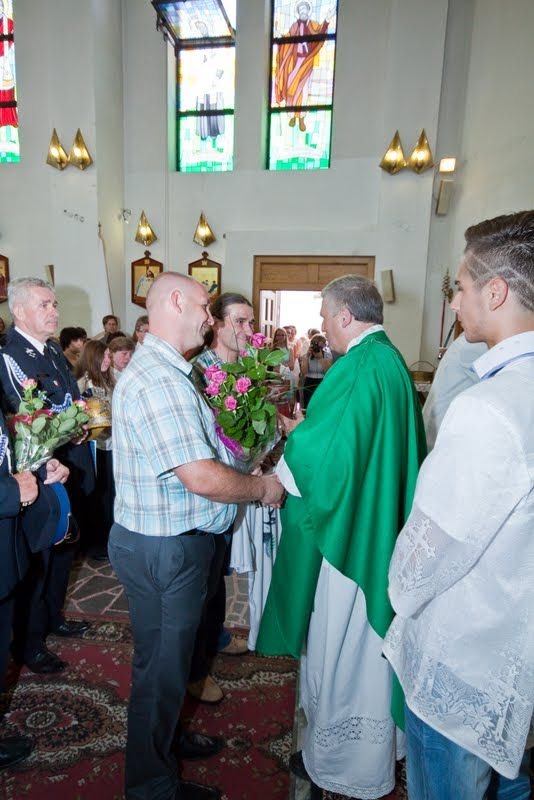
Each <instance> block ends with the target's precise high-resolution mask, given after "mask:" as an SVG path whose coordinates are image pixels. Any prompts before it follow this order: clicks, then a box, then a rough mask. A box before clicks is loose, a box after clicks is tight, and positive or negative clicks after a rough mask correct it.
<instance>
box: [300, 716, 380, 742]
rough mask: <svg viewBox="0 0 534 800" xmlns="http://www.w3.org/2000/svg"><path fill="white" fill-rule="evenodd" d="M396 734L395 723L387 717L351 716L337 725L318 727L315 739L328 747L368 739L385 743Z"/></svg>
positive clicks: (367, 740)
mask: <svg viewBox="0 0 534 800" xmlns="http://www.w3.org/2000/svg"><path fill="white" fill-rule="evenodd" d="M394 734H395V723H394V722H393V720H392V719H391V717H388V718H387V719H373V718H372V717H349V718H348V719H344V720H342V721H341V722H338V723H337V725H329V726H328V727H324V728H323V727H316V728H315V731H314V741H315V743H316V744H317V745H318V746H319V747H324V748H326V749H328V748H332V747H337V746H338V745H339V744H342V743H344V742H358V741H362V740H363V741H366V742H370V743H371V744H385V743H386V742H388V741H389V740H390V739H391V737H392V736H394Z"/></svg>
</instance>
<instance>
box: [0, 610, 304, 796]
mask: <svg viewBox="0 0 534 800" xmlns="http://www.w3.org/2000/svg"><path fill="white" fill-rule="evenodd" d="M243 636H245V634H243ZM49 645H50V648H51V649H52V650H53V651H54V652H56V653H58V655H59V656H60V657H61V658H63V659H65V660H66V661H68V662H69V665H70V666H69V667H68V668H67V669H66V670H65V672H63V673H60V674H58V675H51V676H39V675H34V674H33V673H31V672H29V671H28V670H27V669H23V670H21V671H20V674H18V671H17V670H15V667H14V666H12V667H11V672H10V681H11V682H12V684H13V688H12V690H11V691H10V692H9V693H8V694H6V695H4V696H3V698H2V705H3V708H2V710H4V709H7V710H6V715H5V718H4V721H3V724H2V731H1V735H2V736H9V735H28V736H31V737H32V738H33V739H34V741H35V745H36V746H35V749H34V751H33V753H32V755H31V756H30V757H29V758H28V759H27V760H26V761H25V762H23V763H21V764H20V765H18V766H16V767H13V768H12V769H9V770H4V771H2V772H0V797H2V798H3V800H49V798H51V797H53V798H54V800H121V798H123V769H124V756H123V751H124V744H125V727H126V705H127V698H128V694H129V682H130V661H131V647H132V642H131V634H130V629H129V625H128V624H126V623H125V622H123V621H121V620H108V621H102V618H101V617H99V618H97V619H95V620H93V627H92V628H91V629H90V630H89V631H87V632H86V633H85V634H84V636H83V638H80V639H71V640H66V639H59V638H53V637H51V638H50V640H49ZM214 674H215V677H216V679H217V681H218V682H219V683H220V685H221V686H222V688H223V689H224V692H225V695H226V697H225V700H224V701H223V702H222V703H221V704H220V705H218V706H215V707H210V706H202V705H200V704H198V703H194V702H193V701H192V700H189V699H188V700H187V701H186V705H185V708H184V717H185V718H187V719H188V720H190V724H191V728H192V729H193V730H199V731H202V732H206V733H211V734H217V735H221V736H224V737H225V739H226V741H227V746H226V748H224V750H223V751H221V753H219V754H218V755H217V756H214V757H213V758H211V759H208V760H206V761H196V762H185V763H184V768H183V775H184V777H186V778H188V779H190V780H195V781H198V782H200V783H210V784H215V785H218V786H219V787H220V788H221V789H222V790H223V791H224V797H225V800H278V799H279V800H286V799H287V798H288V795H289V782H290V779H289V774H288V769H287V762H288V758H289V754H290V752H291V739H292V727H293V714H294V708H295V681H296V662H295V661H293V659H289V658H261V657H258V656H256V655H254V654H252V653H251V654H250V655H247V656H244V657H241V658H231V657H229V656H219V657H218V658H217V660H216V662H215V665H214Z"/></svg>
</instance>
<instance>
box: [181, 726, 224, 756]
mask: <svg viewBox="0 0 534 800" xmlns="http://www.w3.org/2000/svg"><path fill="white" fill-rule="evenodd" d="M225 745H226V742H225V741H224V739H223V738H222V736H205V734H203V733H193V732H191V733H182V735H181V736H180V738H179V740H178V746H177V754H178V757H179V758H185V759H188V760H194V759H196V758H209V757H210V756H214V755H215V754H216V753H220V751H221V750H222V749H223V747H224V746H225Z"/></svg>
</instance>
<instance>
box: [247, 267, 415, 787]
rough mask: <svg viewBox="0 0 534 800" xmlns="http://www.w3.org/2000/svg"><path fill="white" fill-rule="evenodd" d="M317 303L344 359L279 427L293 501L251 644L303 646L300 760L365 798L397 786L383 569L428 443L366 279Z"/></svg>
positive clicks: (339, 284) (337, 284) (396, 715)
mask: <svg viewBox="0 0 534 800" xmlns="http://www.w3.org/2000/svg"><path fill="white" fill-rule="evenodd" d="M322 296H323V303H322V308H321V316H322V317H323V330H324V331H325V333H326V335H327V338H328V341H329V345H330V347H331V348H332V349H333V350H336V351H337V352H340V353H344V354H345V355H343V356H342V357H341V358H339V359H338V360H337V361H336V362H335V364H334V365H333V366H332V367H331V369H330V370H329V371H328V373H327V374H326V376H325V378H324V379H323V381H322V382H321V385H320V386H319V388H318V389H317V390H316V392H315V394H314V396H313V398H312V400H311V402H310V404H309V406H308V409H307V412H306V418H305V419H304V420H302V421H298V422H297V421H291V420H286V421H285V422H284V424H285V426H286V429H288V430H289V429H291V428H293V429H292V430H291V432H290V434H289V436H288V440H287V445H286V448H285V451H284V457H283V459H282V461H281V463H280V465H279V469H278V474H279V477H280V479H281V480H282V482H283V483H284V485H285V487H286V489H287V490H288V497H287V500H286V503H285V506H284V508H283V509H282V512H281V517H282V538H281V542H280V546H279V551H278V554H277V559H276V562H275V565H274V571H273V577H272V582H271V587H270V591H269V596H268V598H267V603H266V606H265V611H264V614H263V617H262V623H261V627H260V632H259V636H258V641H257V650H258V652H260V653H264V654H269V655H275V654H292V655H294V656H295V657H297V658H299V657H300V656H301V653H302V651H303V648H305V652H306V655H305V657H304V658H303V661H302V664H301V684H302V686H303V687H304V688H303V693H304V694H307V700H306V702H303V707H304V710H305V713H306V717H307V722H308V729H307V731H308V735H307V737H306V739H305V744H304V747H303V753H302V759H301V756H300V753H299V754H298V763H299V764H300V766H301V768H302V767H304V766H305V769H306V770H307V772H308V774H309V775H310V777H311V778H312V779H313V781H314V782H315V783H317V784H318V785H319V786H321V787H322V788H324V789H328V790H330V791H337V792H339V793H341V794H346V795H349V796H356V797H366V798H373V797H380V796H382V795H383V794H387V793H388V792H389V791H391V789H392V788H393V784H394V761H395V723H394V721H393V720H395V722H396V723H397V724H400V725H402V695H401V693H400V690H399V688H398V684H396V685H395V684H394V680H393V675H392V672H391V670H390V668H389V666H388V665H387V664H386V663H385V659H384V658H383V657H382V656H381V649H382V640H383V638H384V636H385V633H386V631H387V629H388V627H389V624H390V622H391V620H392V618H393V611H392V608H391V605H390V603H389V599H388V595H387V584H388V567H389V562H390V559H391V554H392V552H393V548H394V545H395V540H396V537H397V534H398V533H399V531H400V530H401V528H402V527H403V524H404V521H405V520H406V518H407V516H408V514H409V512H410V508H411V504H412V498H413V493H414V489H415V483H416V478H417V473H418V470H419V466H420V464H421V461H422V460H423V458H424V456H425V455H426V442H425V435H424V428H423V423H422V417H421V409H420V405H419V401H418V399H417V395H416V392H415V388H414V385H413V383H412V379H411V376H410V374H409V372H408V369H407V367H406V364H405V362H404V360H403V358H402V356H401V354H400V353H399V351H398V350H397V349H396V348H395V347H394V346H393V344H392V343H391V342H390V340H389V339H388V337H387V335H386V333H385V332H384V329H383V327H382V321H383V304H382V298H381V297H380V294H379V293H378V291H377V289H376V287H375V286H374V284H373V283H372V282H371V281H369V280H368V279H366V278H362V277H360V276H355V275H347V276H345V277H342V278H338V279H336V280H334V281H332V282H331V283H329V284H328V285H327V286H326V287H325V289H324V290H323V292H322ZM293 764H295V760H293ZM297 769H298V766H297ZM392 782H393V783H392Z"/></svg>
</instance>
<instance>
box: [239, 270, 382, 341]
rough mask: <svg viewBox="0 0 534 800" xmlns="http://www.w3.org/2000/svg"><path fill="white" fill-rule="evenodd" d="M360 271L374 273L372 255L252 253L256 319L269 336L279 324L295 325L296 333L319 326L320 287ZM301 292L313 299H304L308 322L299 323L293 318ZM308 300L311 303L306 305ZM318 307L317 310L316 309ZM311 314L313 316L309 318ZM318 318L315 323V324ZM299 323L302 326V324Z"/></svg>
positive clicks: (298, 305)
mask: <svg viewBox="0 0 534 800" xmlns="http://www.w3.org/2000/svg"><path fill="white" fill-rule="evenodd" d="M348 274H352V275H363V276H365V277H366V278H370V279H371V280H373V278H374V274H375V257H374V256H254V280H253V288H252V296H253V303H254V308H255V312H256V319H257V320H258V321H259V323H260V330H261V332H262V333H264V334H265V335H266V336H268V337H271V336H272V334H273V331H274V329H275V328H276V327H277V326H279V325H295V326H296V327H297V329H298V330H299V333H300V332H301V331H302V330H304V333H305V332H306V331H307V330H308V328H312V327H317V328H320V327H321V325H320V317H319V308H320V306H321V301H320V299H317V297H318V296H320V291H321V289H323V287H324V286H326V284H327V283H329V282H330V281H331V280H333V279H334V278H338V277H340V276H341V275H348ZM282 295H287V296H288V299H287V304H288V309H289V312H288V316H289V317H290V319H288V320H287V322H286V319H285V311H284V315H283V316H284V319H282V312H281V303H282V300H281V297H282ZM296 295H301V296H304V297H306V298H313V297H314V296H315V298H316V299H314V300H310V301H308V300H306V306H305V307H304V310H303V319H304V318H305V319H306V320H307V319H308V309H309V318H310V320H311V321H310V323H309V324H307V323H306V322H303V323H301V324H299V323H297V322H296V321H295V317H294V312H296V311H297V309H299V311H300V300H299V299H298V298H297V299H296V298H295V296H296ZM308 302H310V305H309V306H308V305H307V304H308ZM315 308H316V309H317V313H315V310H312V309H315ZM312 317H313V319H312ZM314 320H317V324H314ZM301 325H302V326H303V328H301Z"/></svg>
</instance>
